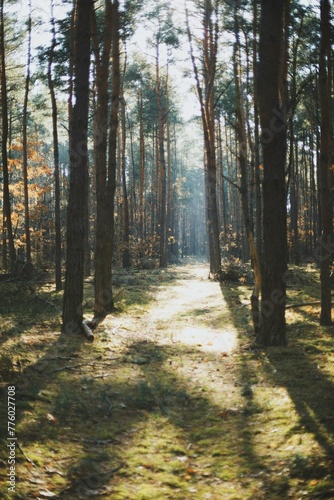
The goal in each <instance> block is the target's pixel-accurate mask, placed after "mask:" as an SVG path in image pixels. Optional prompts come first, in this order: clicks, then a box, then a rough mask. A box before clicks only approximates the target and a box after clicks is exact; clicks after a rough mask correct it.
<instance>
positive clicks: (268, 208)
mask: <svg viewBox="0 0 334 500" xmlns="http://www.w3.org/2000/svg"><path fill="white" fill-rule="evenodd" d="M283 34H284V2H282V1H281V0H262V2H261V24H260V45H259V72H258V84H259V87H258V88H259V110H260V122H261V128H262V136H261V142H262V151H263V169H264V176H263V239H264V241H263V243H264V247H263V276H262V287H261V288H262V289H261V295H262V301H261V325H260V326H261V328H260V332H259V335H258V341H259V343H261V344H264V345H285V344H286V322H285V303H286V280H285V278H286V270H287V227H286V224H287V222H286V219H287V215H286V186H285V161H286V115H287V113H286V102H285V92H284V87H285V85H284V84H285V82H284V78H285V74H283V72H282V70H283V68H285V67H286V66H285V65H284V63H283V62H282V60H283V57H284V55H285V54H284V51H283ZM282 82H283V83H282Z"/></svg>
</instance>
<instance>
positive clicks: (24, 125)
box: [22, 0, 32, 272]
mask: <svg viewBox="0 0 334 500" xmlns="http://www.w3.org/2000/svg"><path fill="white" fill-rule="evenodd" d="M31 24H32V20H31V0H30V2H29V17H28V61H27V74H26V78H25V90H24V102H23V111H22V142H23V144H22V149H23V162H22V170H23V172H22V173H23V193H24V229H25V246H26V264H27V266H28V269H27V270H28V272H29V271H30V269H29V268H30V267H31V265H32V264H31V238H30V214H29V189H28V130H27V128H28V99H29V88H30V66H31Z"/></svg>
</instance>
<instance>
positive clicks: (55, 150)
mask: <svg viewBox="0 0 334 500" xmlns="http://www.w3.org/2000/svg"><path fill="white" fill-rule="evenodd" d="M53 9H54V4H53V0H51V26H52V42H51V48H50V56H49V64H48V85H49V91H50V97H51V107H52V134H53V159H54V177H55V233H56V242H55V247H56V248H55V278H56V290H57V291H59V290H61V288H62V280H61V253H62V251H61V221H60V181H59V143H58V111H57V100H56V95H55V90H54V83H53V78H52V64H53V59H54V50H55V47H56V43H57V41H56V26H55V19H54V13H53Z"/></svg>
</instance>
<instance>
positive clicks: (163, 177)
mask: <svg viewBox="0 0 334 500" xmlns="http://www.w3.org/2000/svg"><path fill="white" fill-rule="evenodd" d="M155 58H156V61H155V78H156V82H155V86H156V87H155V91H156V95H157V104H158V144H157V146H158V155H157V160H158V161H157V166H158V186H157V187H158V194H159V195H158V200H159V207H158V210H159V220H158V223H159V230H158V234H159V265H160V267H162V268H163V267H167V242H166V235H167V227H166V224H167V220H166V219H167V214H166V201H167V200H166V186H167V182H166V181H167V173H166V158H165V145H164V141H165V116H164V114H165V113H164V109H163V104H162V89H161V77H160V67H159V65H160V54H159V41H157V42H156V55H155Z"/></svg>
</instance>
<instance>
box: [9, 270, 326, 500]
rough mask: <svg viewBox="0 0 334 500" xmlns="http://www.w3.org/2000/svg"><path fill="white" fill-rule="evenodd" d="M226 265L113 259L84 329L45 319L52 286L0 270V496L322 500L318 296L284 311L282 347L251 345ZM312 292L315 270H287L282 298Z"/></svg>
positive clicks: (236, 277) (241, 292)
mask: <svg viewBox="0 0 334 500" xmlns="http://www.w3.org/2000/svg"><path fill="white" fill-rule="evenodd" d="M232 271H233V272H232V273H231V276H230V279H231V281H227V282H225V283H218V282H215V281H211V280H209V279H208V267H207V265H206V264H204V263H199V262H194V261H187V263H185V264H183V265H181V266H171V267H170V268H169V269H168V270H166V271H163V272H162V271H159V270H149V271H140V270H137V271H129V272H124V271H120V272H118V273H117V272H116V273H115V276H114V280H115V290H116V296H117V303H116V305H117V308H118V309H117V311H116V312H115V313H114V314H112V315H109V316H108V317H107V318H106V320H105V321H104V322H103V323H102V324H101V325H99V327H98V329H97V330H96V334H95V340H94V342H93V343H89V342H88V341H86V340H85V339H84V338H83V337H82V336H75V335H65V334H60V333H59V321H60V309H61V294H60V293H56V292H55V291H54V290H53V288H52V287H48V286H45V285H41V284H40V285H34V284H24V283H15V282H13V283H0V297H1V303H0V312H1V318H2V319H1V325H0V401H1V404H0V425H1V434H0V438H1V440H0V467H1V472H0V497H1V498H3V499H4V500H5V499H9V498H15V499H34V498H40V499H44V498H56V499H58V498H59V499H69V500H71V499H73V500H78V499H86V498H106V499H111V500H167V499H173V500H177V499H179V500H188V499H189V500H202V499H203V500H206V499H208V500H232V499H233V500H246V499H249V500H250V499H252V500H276V499H277V500H282V499H296V500H297V499H303V498H306V499H308V498H311V499H322V498H328V499H329V498H334V466H333V459H334V411H333V410H334V335H333V334H334V328H333V327H328V328H324V327H320V326H318V323H319V322H318V317H319V307H318V306H316V305H315V306H313V305H311V306H306V307H302V308H295V309H288V310H287V319H288V337H289V344H288V346H287V347H285V348H268V349H266V350H263V349H259V348H257V347H256V346H255V345H254V342H253V340H254V339H253V336H252V333H251V330H252V328H251V323H250V313H249V307H248V305H247V304H248V302H249V296H250V290H251V285H250V283H249V276H248V275H247V273H243V272H242V269H241V272H240V273H239V274H238V273H237V272H236V271H235V269H232ZM226 276H228V274H227V275H226ZM85 292H86V294H85V304H84V305H85V310H88V311H89V308H91V305H92V294H93V289H92V284H91V282H87V283H86V286H85ZM318 297H319V285H318V272H317V271H316V270H314V269H312V268H311V267H308V268H303V269H300V268H293V269H292V270H290V274H289V289H288V298H289V302H290V303H298V302H306V301H310V300H316V299H318ZM8 386H9V387H10V388H13V389H10V390H9V392H8ZM14 388H15V389H14ZM13 391H14V392H15V404H16V416H15V418H16V420H15V437H17V441H15V460H16V463H15V466H16V469H15V475H16V482H15V493H13V492H10V491H8V487H9V483H8V482H7V481H8V476H7V474H8V473H9V472H10V470H9V465H8V457H9V455H10V449H9V448H8V447H7V443H8V442H10V443H11V442H12V441H9V440H8V437H9V436H8V429H7V420H8V417H7V397H8V394H10V395H12V394H13ZM11 408H12V406H11ZM11 414H12V413H11Z"/></svg>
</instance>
